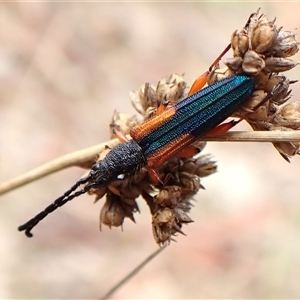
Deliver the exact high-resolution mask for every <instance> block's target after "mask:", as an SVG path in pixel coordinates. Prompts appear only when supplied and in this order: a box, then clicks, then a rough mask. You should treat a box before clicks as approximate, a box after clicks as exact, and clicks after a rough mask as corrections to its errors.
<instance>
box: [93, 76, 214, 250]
mask: <svg viewBox="0 0 300 300" xmlns="http://www.w3.org/2000/svg"><path fill="white" fill-rule="evenodd" d="M185 89H186V82H185V81H184V79H183V76H181V75H178V74H172V75H171V76H170V77H168V78H164V79H162V80H161V81H160V82H159V83H158V84H157V86H154V85H151V84H149V83H146V84H144V85H143V86H141V87H140V89H139V90H138V91H136V92H132V93H131V95H130V96H131V99H132V104H133V106H134V107H135V108H136V110H137V111H138V112H139V113H140V114H141V115H142V116H143V119H144V120H145V119H148V118H149V117H151V116H152V115H153V113H154V112H155V111H156V109H157V108H158V107H159V106H160V105H161V104H162V103H164V102H166V101H168V102H169V104H168V105H174V104H175V103H177V102H178V101H180V100H182V99H183V98H184V96H185V94H186V92H185ZM136 124H137V119H136V118H135V117H131V116H128V115H125V114H122V113H118V112H114V115H113V119H112V122H111V124H110V128H117V129H118V130H119V131H120V132H122V133H123V134H128V133H129V131H130V129H131V128H132V127H133V126H135V125H136ZM195 146H197V147H198V148H199V149H200V150H202V149H203V148H204V146H205V143H204V142H197V143H195ZM108 151H110V149H106V150H105V151H103V152H102V153H100V155H99V158H98V160H101V159H103V157H105V155H106V154H107V152H108ZM214 172H216V164H215V162H214V161H212V160H211V158H210V156H209V155H202V156H199V155H198V156H197V157H192V158H177V157H173V158H172V159H170V160H169V161H168V162H166V163H165V164H164V166H163V167H161V168H160V169H159V170H157V173H158V176H159V178H160V179H161V180H162V181H163V182H164V183H165V184H164V186H163V187H162V186H161V185H160V184H156V183H154V182H153V180H152V179H151V177H150V176H149V174H148V172H147V170H146V169H142V170H141V171H140V172H139V173H138V174H137V175H136V176H134V177H133V178H129V179H123V180H119V181H116V182H114V183H112V184H111V185H109V186H108V187H104V188H101V189H92V190H90V192H89V193H90V194H93V195H96V201H98V200H99V199H101V198H102V197H103V196H105V197H106V200H105V203H104V205H103V207H102V209H101V213H100V228H101V225H102V224H104V225H107V226H109V227H112V226H114V227H119V226H122V224H123V221H124V219H125V218H129V219H130V220H132V221H133V222H134V213H135V212H138V211H139V208H138V204H137V202H136V200H137V198H138V197H140V196H141V197H142V198H143V199H144V200H145V201H146V203H147V204H148V206H149V208H150V212H151V214H152V229H153V236H154V239H155V241H156V242H157V243H158V244H160V245H163V244H164V243H166V242H167V243H168V242H170V241H171V240H172V236H173V235H176V233H183V232H182V230H181V227H182V224H186V223H190V222H192V219H191V218H190V217H189V216H188V212H189V211H190V209H191V207H192V204H191V197H192V196H193V195H195V194H196V193H197V192H198V190H199V189H203V186H202V185H201V183H200V178H201V177H205V176H208V175H210V174H212V173H214Z"/></svg>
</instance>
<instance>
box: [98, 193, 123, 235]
mask: <svg viewBox="0 0 300 300" xmlns="http://www.w3.org/2000/svg"><path fill="white" fill-rule="evenodd" d="M124 218H125V211H124V209H123V207H122V205H121V200H120V198H119V197H118V196H116V195H114V194H112V193H107V195H106V201H105V203H104V205H103V207H102V209H101V212H100V230H101V224H104V225H107V226H108V227H109V228H111V227H112V226H114V227H119V226H122V224H123V221H124Z"/></svg>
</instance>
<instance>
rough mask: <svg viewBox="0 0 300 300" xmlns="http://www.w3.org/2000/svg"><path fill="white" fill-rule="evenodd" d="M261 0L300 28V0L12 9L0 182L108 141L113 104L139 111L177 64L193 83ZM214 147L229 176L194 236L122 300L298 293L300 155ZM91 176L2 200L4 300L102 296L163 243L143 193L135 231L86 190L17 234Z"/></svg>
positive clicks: (2, 44)
mask: <svg viewBox="0 0 300 300" xmlns="http://www.w3.org/2000/svg"><path fill="white" fill-rule="evenodd" d="M258 5H260V6H261V8H262V12H264V13H266V14H267V16H268V17H269V18H270V19H273V18H274V17H276V18H277V25H278V26H284V28H285V29H286V30H294V29H295V28H299V27H300V26H299V15H298V13H299V9H300V3H289V4H285V3H271V2H264V3H260V4H257V3H238V2H236V3H208V2H202V3H200V2H199V3H196V2H194V3H184V2H181V3H178V2H173V3H170V2H165V3H1V4H0V20H1V26H0V120H1V127H0V137H1V151H0V169H1V172H0V182H3V181H5V180H7V179H10V178H13V177H14V176H17V175H20V174H22V173H24V172H26V171H29V170H31V169H32V168H35V167H37V166H39V165H41V164H44V163H46V162H48V161H50V160H52V159H54V158H56V157H59V156H61V155H64V154H66V153H68V152H72V151H76V150H79V149H82V148H85V147H89V146H92V145H94V144H97V143H100V142H103V141H106V140H107V139H108V137H109V134H108V124H109V123H110V120H111V116H112V113H113V110H114V109H118V110H119V111H122V112H127V113H133V112H134V110H133V108H132V107H131V104H130V102H129V96H128V94H129V92H130V91H131V90H134V89H137V88H138V87H139V86H140V85H141V84H143V83H145V82H151V83H154V84H155V83H157V81H158V80H160V79H161V78H162V77H163V76H165V75H168V74H170V73H172V72H178V73H185V74H186V79H187V82H188V83H189V84H191V83H192V82H193V80H194V79H195V78H196V77H197V76H199V75H200V74H202V73H203V72H204V71H205V70H206V68H207V67H208V66H209V64H210V63H211V62H212V61H213V60H214V59H215V57H216V56H217V55H218V54H219V53H220V52H221V51H222V50H223V49H224V47H225V46H226V45H227V44H228V42H229V40H230V36H231V34H232V32H233V31H234V30H236V29H241V28H242V27H243V25H244V24H245V22H246V21H247V19H248V17H249V15H250V13H252V12H254V11H256V10H257V8H258ZM295 60H296V61H300V59H299V55H297V57H296V58H295ZM299 74H300V73H299V67H298V68H296V69H295V70H293V71H292V72H290V73H289V74H288V76H289V78H291V79H298V80H299V79H300V75H299ZM299 95H300V85H299V84H296V85H294V86H293V96H294V99H297V97H299ZM238 129H240V130H249V127H248V126H247V125H245V124H241V126H240V127H239V128H238ZM204 153H211V154H212V155H213V157H214V158H215V159H216V160H217V161H218V167H219V170H218V173H217V174H214V175H212V176H210V177H209V178H206V179H204V180H203V181H202V183H203V185H204V186H205V187H206V191H201V192H200V193H199V194H198V195H197V201H196V202H195V208H194V209H193V211H192V218H193V219H194V220H195V223H192V224H190V225H189V226H185V227H184V228H183V229H184V232H185V233H186V234H187V236H186V237H184V236H179V237H178V238H177V243H172V244H171V246H170V247H168V248H167V249H166V250H165V251H164V252H163V253H162V254H161V255H160V256H159V257H158V258H156V259H155V260H154V261H153V262H151V263H150V264H149V265H148V266H147V267H146V268H144V269H143V270H142V271H141V272H140V273H139V274H138V275H137V276H136V277H135V278H134V279H132V280H131V281H130V282H129V283H127V284H126V285H125V286H124V287H122V288H121V289H120V290H119V291H118V292H117V293H116V294H115V295H114V298H119V299H121V298H122V299H126V298H165V299H172V298H174V299H175V298H300V284H299V283H300V257H299V252H300V189H299V181H300V178H299V169H300V157H295V158H294V159H292V163H291V164H288V163H286V162H285V161H284V160H283V159H282V158H281V157H280V155H279V154H278V153H277V151H276V150H275V149H274V148H273V147H272V146H271V145H270V144H250V143H244V144H241V143H240V144H238V143H236V144H234V143H210V144H209V145H207V147H206V148H205V151H204ZM83 172H84V171H82V170H80V169H76V168H74V169H69V170H66V171H63V172H60V173H58V174H54V175H51V176H49V177H47V178H45V179H42V180H40V181H37V182H35V183H32V184H30V185H28V186H26V187H23V188H20V189H18V190H16V191H14V192H11V193H9V194H7V195H4V196H3V197H1V199H0V298H15V299H16V298H24V299H25V298H27V299H28V298H39V299H45V298H66V299H70V298H74V299H75V298H78V299H79V298H99V297H100V296H101V295H103V294H104V293H105V292H106V291H107V290H108V289H109V288H110V287H111V286H112V285H113V284H115V283H116V282H117V281H118V280H120V279H121V278H123V277H124V276H125V274H127V273H128V272H129V270H131V269H132V268H133V267H134V266H136V265H137V264H138V263H139V262H140V261H141V260H143V259H144V258H145V257H146V256H148V255H149V254H150V253H152V252H153V251H154V250H156V249H157V246H156V244H155V243H154V240H153V238H152V233H151V218H150V214H149V212H148V208H147V207H146V205H144V203H143V202H142V201H140V209H141V214H137V215H136V224H133V223H132V222H131V221H129V220H126V221H125V223H124V231H123V232H122V231H121V229H113V230H109V229H108V228H106V227H105V228H103V230H102V232H100V231H99V225H98V216H99V212H100V208H101V203H97V204H95V205H93V199H92V198H91V197H88V196H82V197H80V198H78V199H76V200H74V201H73V202H72V203H70V204H68V205H66V206H65V207H64V208H62V209H60V210H58V211H56V212H55V213H54V214H52V215H51V216H49V217H48V218H47V219H46V220H44V221H43V222H42V223H41V224H40V225H39V226H38V227H37V228H36V229H35V230H34V231H33V233H34V234H35V237H34V238H33V239H27V238H26V237H25V236H24V234H23V233H22V234H21V233H18V231H17V227H18V226H19V225H20V224H22V223H24V222H25V221H27V220H28V219H29V218H31V217H32V216H34V215H35V214H36V213H38V212H39V211H40V210H41V209H43V208H44V207H45V206H46V205H48V204H49V203H50V202H52V201H53V200H54V199H55V198H56V197H58V196H59V195H61V194H62V193H63V192H64V191H65V190H66V189H68V188H69V187H70V186H71V185H72V184H73V183H74V182H75V181H76V180H77V179H78V178H79V177H80V176H81V175H82V174H83Z"/></svg>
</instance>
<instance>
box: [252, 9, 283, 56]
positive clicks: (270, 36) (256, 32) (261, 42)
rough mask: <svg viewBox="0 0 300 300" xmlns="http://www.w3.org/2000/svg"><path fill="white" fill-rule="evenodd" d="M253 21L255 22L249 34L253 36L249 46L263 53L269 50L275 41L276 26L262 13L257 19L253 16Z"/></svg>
mask: <svg viewBox="0 0 300 300" xmlns="http://www.w3.org/2000/svg"><path fill="white" fill-rule="evenodd" d="M254 20H255V21H254ZM253 21H254V22H255V24H253V26H251V27H250V28H249V36H251V39H250V40H251V46H249V48H250V49H251V50H253V51H255V52H256V53H259V54H263V53H265V52H267V51H269V50H270V49H271V48H272V46H273V45H274V43H275V40H276V38H277V30H276V26H275V25H274V22H270V21H269V20H268V18H267V17H266V16H265V15H260V16H259V18H258V19H257V20H256V19H255V18H253Z"/></svg>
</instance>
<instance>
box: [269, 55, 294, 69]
mask: <svg viewBox="0 0 300 300" xmlns="http://www.w3.org/2000/svg"><path fill="white" fill-rule="evenodd" d="M265 65H266V69H267V70H269V71H270V72H274V73H279V72H285V71H289V70H291V69H293V68H295V67H296V66H297V65H298V63H296V62H294V61H293V60H291V59H288V58H283V57H268V58H266V59H265Z"/></svg>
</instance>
